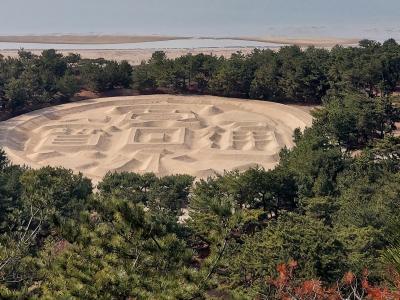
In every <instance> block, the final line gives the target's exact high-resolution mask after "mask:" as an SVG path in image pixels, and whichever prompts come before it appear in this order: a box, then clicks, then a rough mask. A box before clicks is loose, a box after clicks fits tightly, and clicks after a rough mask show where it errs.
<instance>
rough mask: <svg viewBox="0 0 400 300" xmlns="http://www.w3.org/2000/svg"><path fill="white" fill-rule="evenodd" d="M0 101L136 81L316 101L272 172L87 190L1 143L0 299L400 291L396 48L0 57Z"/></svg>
mask: <svg viewBox="0 0 400 300" xmlns="http://www.w3.org/2000/svg"><path fill="white" fill-rule="evenodd" d="M0 66H1V69H0V76H1V78H2V79H1V81H0V84H1V86H0V91H2V92H1V95H2V101H3V106H2V107H3V109H4V110H10V109H16V110H17V109H20V108H22V107H24V106H26V107H34V106H35V104H37V103H35V102H42V101H45V102H49V103H58V101H62V100H60V99H68V97H69V96H71V95H72V94H74V93H75V92H76V91H78V90H80V89H82V88H85V89H90V90H100V89H103V88H105V89H112V88H118V87H124V86H125V87H127V86H132V85H133V86H134V87H135V88H137V89H140V90H142V91H143V92H151V91H152V90H153V91H157V90H160V89H167V90H168V91H169V90H171V89H172V90H175V91H180V92H183V91H187V92H199V93H212V94H217V95H228V96H241V97H253V98H259V99H270V100H276V101H293V100H297V101H302V102H307V103H309V102H312V103H321V102H322V103H323V105H322V106H321V108H319V109H317V110H315V111H314V112H313V115H314V121H313V125H312V127H310V128H307V129H306V130H305V131H304V132H300V130H296V131H295V132H294V133H293V139H294V141H295V144H296V145H295V147H294V148H292V149H283V150H282V151H281V153H280V157H281V159H280V163H279V165H278V166H277V167H276V168H275V169H273V170H264V169H260V168H253V169H249V170H247V171H244V172H236V171H232V172H227V173H225V174H221V175H220V176H216V177H210V178H207V179H203V180H197V179H195V178H193V177H190V176H188V175H184V174H182V175H174V176H167V177H162V178H158V177H156V176H154V174H134V173H109V174H107V175H106V176H105V177H104V178H103V179H102V181H101V182H100V183H99V184H98V185H97V187H94V185H93V183H92V182H91V181H90V180H89V179H87V178H85V177H83V175H81V174H74V173H73V172H72V171H70V170H66V169H63V168H52V167H46V168H42V169H39V170H33V169H29V168H27V167H24V166H17V165H13V164H12V163H10V162H9V160H8V159H7V157H6V155H5V154H4V152H0V298H1V299H221V298H222V299H299V300H300V299H399V297H400V230H399V229H400V216H399V213H398V211H399V209H400V138H397V137H395V135H394V129H395V126H394V124H395V122H398V121H399V117H400V115H399V110H398V108H397V107H396V106H395V105H393V103H392V99H393V98H392V96H391V94H392V93H393V92H394V91H395V88H396V86H397V84H398V82H399V74H400V46H399V45H397V44H396V43H395V42H394V41H387V42H385V43H384V44H382V45H381V44H378V43H376V42H371V41H363V42H362V43H361V44H360V47H355V48H341V47H336V48H334V49H332V50H331V51H328V50H322V49H315V48H309V49H306V50H301V49H299V48H297V47H285V48H282V49H281V50H280V51H279V52H273V51H269V50H263V51H258V50H255V51H254V53H253V54H251V55H249V56H243V55H241V54H235V55H233V56H232V58H230V59H225V58H216V57H213V56H205V55H198V56H191V55H187V56H184V57H182V58H178V59H176V60H169V59H167V58H166V57H165V55H164V54H163V53H161V52H157V53H155V54H154V55H153V58H152V59H151V60H150V61H149V62H147V63H143V64H142V65H140V66H137V67H134V68H132V67H130V66H129V64H127V63H125V62H122V63H117V62H109V61H104V60H83V59H80V58H79V57H78V56H76V55H70V56H66V57H62V56H61V55H59V54H57V53H56V52H54V51H52V50H49V51H45V52H43V54H42V55H41V56H39V57H36V56H33V55H32V54H29V53H27V52H21V53H20V57H19V58H18V59H10V58H3V59H2V60H0Z"/></svg>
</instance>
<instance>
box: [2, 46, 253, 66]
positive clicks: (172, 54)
mask: <svg viewBox="0 0 400 300" xmlns="http://www.w3.org/2000/svg"><path fill="white" fill-rule="evenodd" d="M26 50H29V49H26ZM160 50H162V51H164V52H165V53H166V55H167V57H168V58H170V59H174V58H178V57H181V56H182V55H186V54H188V53H192V54H193V55H196V54H200V53H202V54H208V55H215V56H224V57H230V56H231V55H232V54H233V53H236V52H238V51H240V52H242V53H243V54H249V53H251V52H252V51H254V47H246V48H196V49H160ZM29 51H31V52H32V53H34V54H37V55H39V54H40V53H41V52H42V51H43V50H29ZM155 51H156V49H132V50H125V49H121V50H89V49H87V50H86V49H74V50H57V52H59V53H62V54H64V55H68V54H69V53H76V54H80V55H81V57H82V58H87V59H96V58H104V59H108V60H117V61H122V60H127V61H128V62H129V63H130V64H132V65H139V64H140V63H141V62H142V61H147V60H149V59H150V58H151V55H152V54H153V53H154V52H155ZM0 55H3V56H5V57H7V56H10V57H17V56H18V50H0Z"/></svg>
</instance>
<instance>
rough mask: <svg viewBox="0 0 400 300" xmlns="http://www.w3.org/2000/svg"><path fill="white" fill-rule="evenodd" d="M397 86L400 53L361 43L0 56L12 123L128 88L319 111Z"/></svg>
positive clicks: (0, 93) (1, 84)
mask: <svg viewBox="0 0 400 300" xmlns="http://www.w3.org/2000/svg"><path fill="white" fill-rule="evenodd" d="M399 80H400V45H399V44H397V43H396V41H394V40H387V41H386V42H384V43H382V44H381V43H378V42H375V41H370V40H363V41H361V42H360V45H359V47H341V46H336V47H334V48H333V49H331V50H326V49H319V48H313V47H311V48H307V49H301V48H299V47H297V46H287V47H283V48H281V49H280V50H279V51H273V50H268V49H266V50H258V49H255V50H254V51H253V52H252V53H251V54H249V55H243V54H241V53H240V52H238V53H236V54H233V55H232V56H231V57H230V58H224V57H216V56H212V55H203V54H199V55H191V54H188V55H185V56H182V57H179V58H177V59H168V58H167V57H166V54H165V53H164V52H161V51H158V52H155V53H154V54H153V56H152V58H151V59H150V60H149V61H146V62H143V63H142V64H140V65H139V66H131V65H129V63H128V62H126V61H122V62H116V61H109V60H105V59H82V58H81V57H80V56H79V55H76V54H70V55H67V56H63V55H61V54H59V53H57V52H56V51H55V50H46V51H43V53H42V54H41V55H39V56H37V55H33V54H32V53H30V52H27V51H23V50H22V51H20V52H19V57H18V58H9V57H2V56H0V114H5V112H9V113H10V112H11V115H13V114H14V115H15V114H18V113H20V112H26V111H29V110H32V109H36V108H38V107H43V106H48V105H54V104H57V103H63V102H66V101H68V100H69V99H70V98H71V97H72V96H73V95H74V94H75V93H77V92H79V91H81V90H89V91H94V92H104V91H108V90H113V89H117V88H133V89H134V90H135V91H136V92H139V93H160V92H163V93H165V92H169V93H171V92H174V93H177V92H179V93H199V94H210V95H218V96H228V97H241V98H249V99H265V100H268V101H279V102H301V103H312V104H319V103H321V102H322V101H323V100H324V98H325V97H328V96H332V95H341V94H343V93H344V92H346V91H355V92H360V93H363V94H366V95H368V96H369V97H371V98H374V97H381V96H388V95H391V94H392V93H393V92H394V91H395V90H396V88H397V84H398V82H399Z"/></svg>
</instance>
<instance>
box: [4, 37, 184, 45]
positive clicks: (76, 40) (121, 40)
mask: <svg viewBox="0 0 400 300" xmlns="http://www.w3.org/2000/svg"><path fill="white" fill-rule="evenodd" d="M183 39H187V37H180V36H161V35H143V36H139V35H3V36H0V42H3V43H37V44H125V43H143V42H159V41H171V40H183Z"/></svg>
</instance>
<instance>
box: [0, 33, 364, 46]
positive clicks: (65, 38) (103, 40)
mask: <svg viewBox="0 0 400 300" xmlns="http://www.w3.org/2000/svg"><path fill="white" fill-rule="evenodd" d="M190 39H211V40H237V41H249V42H260V43H266V44H267V43H268V44H281V45H282V44H283V45H298V46H316V47H333V46H335V45H343V46H348V45H355V44H357V43H358V41H359V40H360V39H356V38H351V39H350V38H335V37H321V38H308V37H305V38H290V37H250V36H241V37H234V36H233V37H228V36H226V37H208V36H203V37H190V36H189V37H185V36H163V35H143V36H140V35H102V34H99V35H72V34H68V35H2V36H0V43H35V44H88V45H101V44H129V43H131V44H136V43H144V42H161V41H174V40H190Z"/></svg>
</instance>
